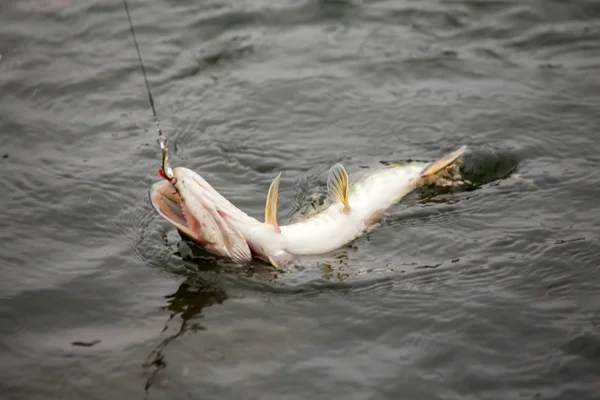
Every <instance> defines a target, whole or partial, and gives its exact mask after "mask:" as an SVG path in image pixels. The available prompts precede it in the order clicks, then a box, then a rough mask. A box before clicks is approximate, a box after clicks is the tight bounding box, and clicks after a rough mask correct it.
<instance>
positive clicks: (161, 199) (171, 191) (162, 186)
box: [150, 180, 199, 240]
mask: <svg viewBox="0 0 600 400" xmlns="http://www.w3.org/2000/svg"><path fill="white" fill-rule="evenodd" d="M150 202H151V203H152V206H153V207H154V209H155V210H156V212H157V213H158V214H160V216H161V217H163V218H164V219H165V220H167V222H169V223H170V224H171V225H173V226H174V227H175V228H177V230H178V231H179V233H180V234H183V235H185V236H187V237H189V238H190V239H192V240H198V239H199V238H198V235H197V234H196V233H195V232H194V231H193V229H192V227H193V226H194V225H196V224H197V221H196V220H193V221H190V218H191V219H193V216H192V215H189V214H188V215H187V216H186V214H185V213H184V211H183V208H182V203H183V201H182V199H181V196H180V195H179V193H178V192H177V191H176V190H175V188H174V187H173V185H172V184H171V183H170V182H168V181H166V180H165V181H160V182H156V183H155V184H153V185H152V187H151V188H150Z"/></svg>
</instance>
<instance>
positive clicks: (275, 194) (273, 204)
mask: <svg viewBox="0 0 600 400" xmlns="http://www.w3.org/2000/svg"><path fill="white" fill-rule="evenodd" d="M280 180H281V173H279V175H277V176H276V177H275V179H273V182H271V186H270V187H269V193H268V194H267V204H266V206H265V223H266V224H269V225H273V228H275V231H276V232H278V233H279V232H281V230H280V229H279V223H278V222H277V205H278V203H279V181H280Z"/></svg>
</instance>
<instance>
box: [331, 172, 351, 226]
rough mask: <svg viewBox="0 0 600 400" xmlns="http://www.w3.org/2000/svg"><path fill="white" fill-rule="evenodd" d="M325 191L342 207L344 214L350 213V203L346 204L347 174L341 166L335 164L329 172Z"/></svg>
mask: <svg viewBox="0 0 600 400" xmlns="http://www.w3.org/2000/svg"><path fill="white" fill-rule="evenodd" d="M327 189H328V190H329V194H330V195H331V197H333V199H334V200H337V201H339V202H341V203H342V204H343V205H344V213H345V214H348V213H349V212H350V203H349V202H348V173H347V172H346V169H345V168H344V166H343V165H342V164H340V163H337V164H335V165H334V166H333V167H331V169H330V170H329V176H328V177H327Z"/></svg>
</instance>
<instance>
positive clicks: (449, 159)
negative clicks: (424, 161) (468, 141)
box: [421, 146, 467, 178]
mask: <svg viewBox="0 0 600 400" xmlns="http://www.w3.org/2000/svg"><path fill="white" fill-rule="evenodd" d="M466 148H467V146H462V147H461V148H459V149H458V150H454V151H453V152H452V153H449V154H447V155H445V156H444V157H442V158H440V159H439V160H437V161H434V162H432V163H431V164H429V165H428V166H427V167H426V168H425V169H424V170H423V171H422V172H421V177H422V178H425V177H430V176H432V175H435V174H437V173H438V172H440V171H441V170H443V169H444V168H446V167H448V166H450V165H452V164H454V163H456V162H457V161H458V160H459V158H460V157H462V155H463V154H464V153H465V150H466Z"/></svg>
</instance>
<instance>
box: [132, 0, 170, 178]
mask: <svg viewBox="0 0 600 400" xmlns="http://www.w3.org/2000/svg"><path fill="white" fill-rule="evenodd" d="M123 6H125V12H126V13H127V19H128V20H129V28H130V29H131V36H132V37H133V43H134V44H135V50H136V51H137V55H138V59H139V60H140V66H141V67H142V74H143V75H144V82H145V83H146V91H147V92H148V100H149V101H150V107H151V108H152V116H153V117H154V123H155V124H156V132H157V133H158V139H157V142H158V145H159V146H160V150H161V152H162V164H161V168H160V169H159V170H158V173H159V174H160V176H162V177H163V178H165V179H166V180H168V181H169V182H172V181H173V170H172V169H171V167H170V166H169V154H168V153H169V152H168V150H167V139H165V137H164V136H163V133H162V130H161V129H160V123H159V122H158V115H157V113H156V108H155V107H154V98H153V97H152V92H151V91H150V84H149V83H148V77H147V74H146V68H145V67H144V61H143V60H142V53H141V52H140V46H139V45H138V41H137V38H136V36H135V29H133V22H132V21H131V14H129V7H128V5H127V0H123Z"/></svg>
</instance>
